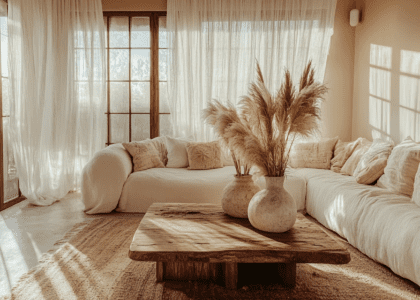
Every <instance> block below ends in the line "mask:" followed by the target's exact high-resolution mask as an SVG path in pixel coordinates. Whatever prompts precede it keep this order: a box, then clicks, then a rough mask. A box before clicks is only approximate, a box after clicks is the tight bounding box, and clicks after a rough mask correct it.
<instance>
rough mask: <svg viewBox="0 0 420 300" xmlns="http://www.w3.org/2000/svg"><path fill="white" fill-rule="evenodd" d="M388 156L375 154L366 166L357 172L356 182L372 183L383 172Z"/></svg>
mask: <svg viewBox="0 0 420 300" xmlns="http://www.w3.org/2000/svg"><path fill="white" fill-rule="evenodd" d="M387 161H388V156H377V157H375V158H374V159H372V160H371V161H370V162H369V164H368V165H367V166H366V168H364V169H362V170H361V171H360V172H358V174H357V175H354V176H356V182H357V183H360V184H372V183H374V182H375V181H376V180H378V178H379V177H381V176H382V174H384V170H385V167H386V163H387Z"/></svg>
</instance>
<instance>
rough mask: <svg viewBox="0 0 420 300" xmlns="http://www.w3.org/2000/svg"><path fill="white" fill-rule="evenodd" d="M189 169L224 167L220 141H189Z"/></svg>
mask: <svg viewBox="0 0 420 300" xmlns="http://www.w3.org/2000/svg"><path fill="white" fill-rule="evenodd" d="M187 152H188V164H189V167H188V169H189V170H208V169H217V168H223V160H222V148H221V147H220V143H219V141H214V142H209V143H188V144H187Z"/></svg>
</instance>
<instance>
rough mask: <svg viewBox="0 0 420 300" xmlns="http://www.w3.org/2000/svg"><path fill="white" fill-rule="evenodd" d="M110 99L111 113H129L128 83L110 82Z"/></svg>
mask: <svg viewBox="0 0 420 300" xmlns="http://www.w3.org/2000/svg"><path fill="white" fill-rule="evenodd" d="M109 99H110V109H111V112H113V113H128V109H129V99H128V82H110V83H109Z"/></svg>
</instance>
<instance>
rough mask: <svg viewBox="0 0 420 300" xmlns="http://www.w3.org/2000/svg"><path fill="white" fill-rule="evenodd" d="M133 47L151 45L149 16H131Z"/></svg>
mask: <svg viewBox="0 0 420 300" xmlns="http://www.w3.org/2000/svg"><path fill="white" fill-rule="evenodd" d="M131 47H133V48H135V47H142V48H149V47H150V23H149V17H135V18H134V17H133V18H131Z"/></svg>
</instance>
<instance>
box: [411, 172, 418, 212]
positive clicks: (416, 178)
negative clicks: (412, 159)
mask: <svg viewBox="0 0 420 300" xmlns="http://www.w3.org/2000/svg"><path fill="white" fill-rule="evenodd" d="M411 201H413V202H414V203H416V204H417V205H419V206H420V165H419V167H418V168H417V172H416V177H415V178H414V190H413V196H412V197H411Z"/></svg>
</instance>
